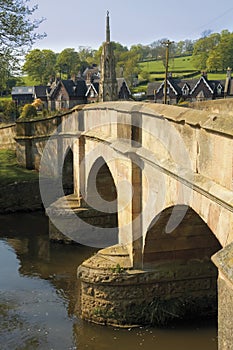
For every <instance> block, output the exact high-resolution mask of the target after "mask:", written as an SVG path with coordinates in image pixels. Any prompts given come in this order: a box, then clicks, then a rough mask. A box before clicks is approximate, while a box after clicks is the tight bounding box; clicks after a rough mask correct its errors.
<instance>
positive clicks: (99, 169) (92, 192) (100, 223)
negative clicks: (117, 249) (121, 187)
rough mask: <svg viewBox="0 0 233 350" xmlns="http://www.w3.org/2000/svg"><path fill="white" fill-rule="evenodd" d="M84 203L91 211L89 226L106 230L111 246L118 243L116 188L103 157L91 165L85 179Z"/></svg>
mask: <svg viewBox="0 0 233 350" xmlns="http://www.w3.org/2000/svg"><path fill="white" fill-rule="evenodd" d="M85 201H86V203H87V206H88V207H89V210H91V213H92V217H93V220H92V222H91V224H92V225H93V226H95V227H99V228H104V229H106V228H108V229H109V232H108V234H109V235H111V237H112V239H111V244H112V245H114V244H117V243H118V240H119V239H118V212H117V188H116V185H115V182H114V179H113V176H112V173H111V171H110V169H109V167H108V165H107V163H106V161H105V160H104V158H103V157H101V156H100V157H98V158H97V159H96V160H95V162H94V163H93V165H92V167H91V169H90V171H89V174H88V178H87V188H86V196H85Z"/></svg>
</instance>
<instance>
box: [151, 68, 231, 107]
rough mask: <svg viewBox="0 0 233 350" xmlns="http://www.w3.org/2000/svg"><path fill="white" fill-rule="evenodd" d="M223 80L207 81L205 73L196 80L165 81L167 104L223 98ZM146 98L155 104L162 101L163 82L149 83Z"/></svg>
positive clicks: (173, 79) (171, 79)
mask: <svg viewBox="0 0 233 350" xmlns="http://www.w3.org/2000/svg"><path fill="white" fill-rule="evenodd" d="M224 87H225V80H209V79H208V77H207V75H206V73H203V74H202V75H201V77H200V78H198V79H190V80H188V79H187V80H186V79H178V78H172V77H168V79H167V103H168V104H177V103H178V102H179V101H181V100H182V101H191V102H194V101H205V100H213V99H216V98H223V97H224ZM147 98H148V99H149V100H154V101H155V102H157V103H163V101H164V81H163V82H162V83H161V82H160V83H158V82H155V83H149V84H148V89H147Z"/></svg>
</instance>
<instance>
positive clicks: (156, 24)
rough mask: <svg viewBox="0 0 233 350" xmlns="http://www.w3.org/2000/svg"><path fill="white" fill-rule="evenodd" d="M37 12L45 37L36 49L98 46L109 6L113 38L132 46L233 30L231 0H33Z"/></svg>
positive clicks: (102, 36) (101, 40)
mask: <svg viewBox="0 0 233 350" xmlns="http://www.w3.org/2000/svg"><path fill="white" fill-rule="evenodd" d="M30 4H31V5H33V4H38V6H39V9H38V10H37V11H36V17H38V18H40V17H45V18H46V20H45V21H44V22H43V23H42V24H41V25H40V31H41V32H46V33H47V37H46V38H45V39H43V40H41V41H38V42H37V43H36V44H35V45H34V47H33V48H40V49H51V50H53V51H55V52H60V51H62V50H63V49H64V48H68V47H71V48H75V49H78V47H79V46H89V47H92V48H93V49H97V48H98V47H99V46H100V45H101V43H102V42H103V41H104V38H105V16H106V11H107V10H109V11H110V25H111V40H113V41H117V42H120V43H121V44H122V45H126V46H128V47H130V46H131V45H133V44H139V43H140V44H150V43H151V42H153V41H155V40H158V39H161V38H168V39H170V40H175V41H179V40H184V39H197V38H199V37H200V36H201V33H202V32H203V31H205V30H208V29H210V30H212V31H213V32H221V30H223V29H228V30H229V31H231V32H232V31H233V3H232V0H222V1H213V0H195V1H192V2H191V1H190V2H188V1H187V0H176V1H175V0H166V1H165V0H163V1H162V0H144V1H143V0H108V1H107V0H95V1H94V0H89V1H84V0H65V1H60V0H31V1H30Z"/></svg>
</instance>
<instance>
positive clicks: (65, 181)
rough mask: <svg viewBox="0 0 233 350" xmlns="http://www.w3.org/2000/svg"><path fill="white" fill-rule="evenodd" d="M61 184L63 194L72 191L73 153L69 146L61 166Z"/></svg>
mask: <svg viewBox="0 0 233 350" xmlns="http://www.w3.org/2000/svg"><path fill="white" fill-rule="evenodd" d="M62 185H63V190H64V193H65V195H67V194H71V193H73V192H74V154H73V150H72V148H71V146H68V147H67V149H66V151H65V156H64V162H63V167H62Z"/></svg>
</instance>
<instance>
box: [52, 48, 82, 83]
mask: <svg viewBox="0 0 233 350" xmlns="http://www.w3.org/2000/svg"><path fill="white" fill-rule="evenodd" d="M80 64H81V61H80V58H79V54H78V52H76V51H75V50H74V49H73V48H67V49H64V50H63V51H62V52H61V53H59V55H58V57H57V64H56V68H57V70H58V71H59V73H60V74H65V75H66V77H67V79H69V78H71V76H72V75H73V74H78V72H79V70H80V66H81V65H80Z"/></svg>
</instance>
